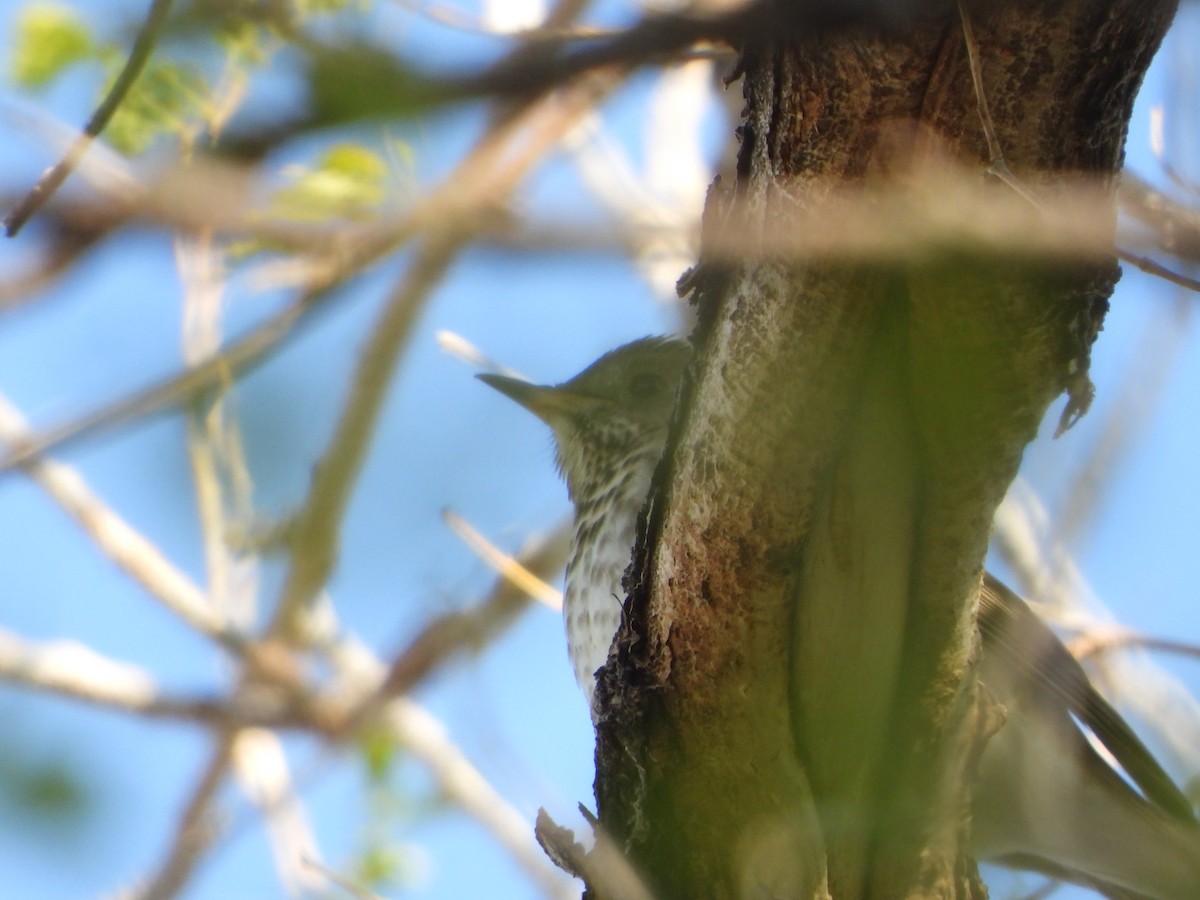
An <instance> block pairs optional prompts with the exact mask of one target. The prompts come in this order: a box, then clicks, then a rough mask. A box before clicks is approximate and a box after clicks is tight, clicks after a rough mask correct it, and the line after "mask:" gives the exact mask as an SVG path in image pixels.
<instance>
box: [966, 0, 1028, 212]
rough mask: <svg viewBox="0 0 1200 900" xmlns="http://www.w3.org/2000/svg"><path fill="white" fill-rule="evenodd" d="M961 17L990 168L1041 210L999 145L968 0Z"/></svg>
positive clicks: (997, 176) (989, 169)
mask: <svg viewBox="0 0 1200 900" xmlns="http://www.w3.org/2000/svg"><path fill="white" fill-rule="evenodd" d="M958 16H959V18H960V19H961V20H962V30H963V39H964V41H965V42H966V45H967V62H968V65H969V66H970V69H971V83H972V84H973V85H974V87H975V105H976V108H977V109H978V111H979V120H980V122H982V123H983V136H984V139H985V140H986V141H987V147H988V171H989V172H990V173H991V174H992V175H993V176H995V177H996V178H998V179H1000V180H1001V181H1003V182H1004V183H1005V184H1006V185H1008V186H1009V187H1010V188H1012V190H1013V191H1015V192H1016V193H1017V195H1018V196H1020V197H1022V198H1024V199H1025V200H1026V201H1027V202H1028V203H1029V204H1030V205H1031V206H1033V207H1034V208H1035V209H1041V204H1039V203H1038V201H1037V199H1036V198H1035V197H1034V196H1033V194H1031V193H1030V192H1029V189H1028V188H1026V187H1025V185H1024V184H1022V183H1021V179H1019V178H1017V176H1016V175H1014V174H1013V171H1012V169H1010V168H1009V167H1008V163H1007V162H1006V161H1005V159H1004V150H1003V149H1002V148H1001V146H1000V138H999V137H998V136H997V135H996V125H995V122H994V120H993V119H992V111H991V108H990V107H989V106H988V99H987V90H986V88H985V87H984V84H983V64H982V62H981V60H980V49H979V42H978V41H976V40H975V29H974V28H973V27H972V25H971V13H970V11H969V10H968V9H967V0H958Z"/></svg>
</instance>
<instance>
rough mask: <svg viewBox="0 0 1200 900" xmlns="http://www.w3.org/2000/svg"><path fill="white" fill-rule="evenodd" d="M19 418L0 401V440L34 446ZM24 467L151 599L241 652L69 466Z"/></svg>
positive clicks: (225, 627)
mask: <svg viewBox="0 0 1200 900" xmlns="http://www.w3.org/2000/svg"><path fill="white" fill-rule="evenodd" d="M28 435H29V433H28V431H27V430H26V426H25V422H24V420H23V418H22V417H21V414H20V413H19V412H18V411H17V409H16V408H15V407H13V406H12V404H11V403H9V401H8V400H7V399H6V398H4V397H3V396H2V395H0V440H2V441H3V442H4V443H5V444H8V445H9V446H14V445H15V446H22V445H27V442H28V441H29V440H31V439H30V438H29V436H28ZM21 464H22V465H24V467H25V469H26V471H27V472H28V473H29V476H30V477H31V478H32V479H33V480H34V481H35V482H37V484H39V485H40V486H41V487H42V489H43V490H45V491H46V493H47V494H49V495H50V497H51V498H52V499H53V500H54V501H55V502H56V503H57V504H58V505H59V506H61V507H62V508H63V510H65V511H66V512H67V514H68V515H69V516H71V518H72V519H74V520H75V521H76V522H77V523H78V524H79V526H80V527H81V528H83V529H84V531H86V532H87V534H88V535H89V537H91V539H92V542H93V543H94V544H95V546H96V547H97V548H98V549H99V550H100V551H101V552H102V553H103V554H105V555H106V556H107V557H109V559H111V560H112V561H113V562H115V563H116V564H117V565H118V566H119V567H120V568H121V569H122V570H123V571H124V572H125V573H126V574H128V575H129V576H130V577H131V578H133V579H134V580H135V581H136V582H137V583H138V584H139V585H141V587H142V588H143V589H145V590H146V592H147V593H148V594H150V596H151V597H153V598H154V599H156V600H157V601H158V602H160V603H162V604H163V606H165V607H166V608H167V609H169V610H170V611H171V612H173V613H175V614H176V615H177V616H179V617H180V618H181V619H183V621H185V622H187V624H188V625H190V626H191V627H192V628H194V629H196V630H197V631H198V632H200V633H201V634H205V635H208V636H209V637H212V638H214V639H216V640H218V641H220V642H221V643H222V644H224V645H225V646H228V647H230V648H232V649H239V648H240V647H241V644H242V640H241V638H240V636H239V635H238V634H237V633H236V632H235V631H234V630H233V629H232V628H231V627H230V625H229V622H228V621H227V620H226V619H225V618H224V617H223V616H221V615H220V614H219V613H218V612H217V611H216V609H215V608H214V607H213V605H212V603H211V602H210V599H209V597H208V596H207V595H206V594H205V593H204V591H203V590H202V589H201V588H200V587H199V586H198V585H196V584H195V583H194V582H193V581H192V580H191V579H190V578H188V577H187V576H186V575H185V574H184V573H183V572H181V571H180V570H179V569H177V568H176V567H175V566H173V565H172V564H171V563H170V562H168V561H167V559H166V558H165V557H164V556H163V555H162V553H161V552H160V551H159V549H158V547H156V546H155V545H154V544H153V543H152V542H151V541H149V540H148V539H146V537H144V536H143V535H142V534H140V533H139V532H138V531H136V530H135V529H134V528H133V527H131V526H130V525H129V524H128V523H127V522H126V521H125V520H124V519H122V518H121V517H120V516H119V515H118V514H117V513H116V512H115V511H113V510H112V509H111V508H110V507H109V506H108V505H107V504H105V503H104V501H102V500H101V499H100V498H99V497H97V496H96V495H95V494H94V493H92V491H91V490H90V489H89V488H88V486H87V484H86V482H85V481H84V480H83V478H82V476H80V475H79V473H78V472H77V471H76V470H75V469H73V468H72V467H70V466H67V465H63V464H62V463H57V462H54V461H52V460H49V459H41V458H38V457H37V456H36V455H34V454H31V455H29V456H28V458H27V459H26V461H25V462H23V463H21Z"/></svg>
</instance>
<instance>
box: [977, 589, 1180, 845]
mask: <svg viewBox="0 0 1200 900" xmlns="http://www.w3.org/2000/svg"><path fill="white" fill-rule="evenodd" d="M979 628H980V632H981V634H982V638H983V640H984V642H985V643H986V644H987V646H988V648H989V652H994V653H997V654H999V655H1001V656H1003V657H1004V658H1005V659H1006V660H1007V662H1008V663H1010V664H1011V665H1013V666H1015V667H1017V669H1018V670H1020V671H1023V672H1025V673H1026V674H1027V676H1028V677H1029V678H1031V679H1033V680H1034V681H1035V682H1036V685H1037V686H1038V687H1040V688H1043V689H1045V690H1046V691H1049V692H1051V694H1052V695H1054V696H1056V697H1057V698H1058V699H1059V700H1060V701H1061V703H1062V704H1063V705H1064V707H1065V708H1066V710H1067V711H1069V712H1070V713H1071V714H1072V715H1074V716H1075V717H1076V718H1077V719H1078V720H1079V721H1080V722H1082V723H1083V724H1084V725H1085V726H1087V728H1089V729H1090V730H1091V731H1092V733H1093V734H1094V735H1095V736H1096V738H1097V739H1098V740H1099V741H1100V743H1101V744H1103V745H1104V747H1105V749H1107V750H1108V752H1109V753H1110V754H1112V757H1113V758H1114V759H1115V760H1116V761H1117V762H1118V763H1119V764H1120V766H1121V768H1122V769H1123V770H1124V772H1125V774H1126V775H1128V776H1129V778H1130V780H1131V781H1132V782H1133V783H1134V784H1135V785H1136V786H1137V788H1138V789H1139V790H1140V791H1141V792H1142V794H1143V795H1144V796H1145V798H1146V799H1147V800H1149V801H1150V802H1151V803H1153V804H1154V805H1155V806H1156V807H1158V808H1159V809H1160V810H1161V811H1162V812H1164V813H1166V814H1167V815H1168V816H1170V817H1171V818H1173V819H1177V820H1179V821H1183V822H1187V823H1190V824H1195V823H1196V816H1195V812H1194V811H1193V809H1192V804H1191V802H1190V801H1189V800H1188V798H1187V797H1186V796H1185V795H1184V793H1183V792H1182V791H1181V790H1180V789H1179V787H1178V786H1177V785H1176V784H1175V782H1174V781H1173V780H1172V779H1171V776H1170V775H1168V774H1167V773H1166V772H1165V771H1164V770H1163V768H1162V766H1160V765H1159V764H1158V761H1157V760H1156V759H1155V758H1154V755H1153V754H1152V753H1151V752H1150V751H1149V750H1148V749H1147V748H1146V745H1145V744H1143V743H1142V741H1141V739H1140V738H1139V737H1138V736H1137V735H1136V734H1135V733H1134V731H1133V729H1132V728H1130V726H1129V724H1128V723H1127V722H1126V721H1125V720H1124V719H1123V718H1122V717H1121V714H1120V713H1118V712H1117V711H1116V710H1115V709H1113V707H1112V705H1111V704H1109V702H1108V701H1107V700H1105V699H1104V698H1103V697H1102V696H1100V694H1099V692H1098V691H1097V690H1096V689H1095V687H1093V686H1092V683H1091V681H1090V680H1089V679H1088V677H1087V673H1086V672H1084V670H1083V666H1081V665H1080V664H1079V661H1078V660H1077V659H1075V657H1074V656H1072V655H1071V652H1070V651H1069V650H1067V648H1066V647H1065V646H1064V645H1063V643H1062V641H1060V640H1059V639H1058V637H1057V636H1056V635H1055V634H1054V632H1053V631H1051V630H1050V628H1049V626H1047V625H1046V624H1045V623H1044V622H1043V621H1042V620H1041V618H1039V617H1038V615H1037V614H1036V613H1035V612H1034V611H1033V610H1032V609H1030V608H1029V606H1028V604H1026V603H1025V601H1024V600H1022V599H1021V598H1020V597H1019V596H1017V594H1016V593H1015V592H1013V591H1012V590H1011V589H1010V588H1008V587H1007V586H1006V585H1004V584H1003V583H1002V582H1001V581H1000V580H999V579H997V578H995V577H994V576H992V575H991V574H987V575H985V576H984V581H983V589H982V590H981V592H980V598H979Z"/></svg>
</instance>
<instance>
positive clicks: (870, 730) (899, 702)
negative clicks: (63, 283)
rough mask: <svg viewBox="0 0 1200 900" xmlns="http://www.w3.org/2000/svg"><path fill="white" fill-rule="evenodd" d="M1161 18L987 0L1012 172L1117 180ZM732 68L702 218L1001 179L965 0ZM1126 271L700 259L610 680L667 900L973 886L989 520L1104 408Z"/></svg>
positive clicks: (986, 29)
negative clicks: (1090, 384) (1055, 426)
mask: <svg viewBox="0 0 1200 900" xmlns="http://www.w3.org/2000/svg"><path fill="white" fill-rule="evenodd" d="M1172 13H1173V4H1172V3H1169V2H1165V0H1160V2H1155V0H1138V2H1134V0H1061V2H1008V3H992V4H982V5H981V7H980V8H979V9H977V10H976V11H975V14H974V18H975V31H976V37H977V38H978V40H979V43H980V46H981V57H982V65H983V74H984V82H985V86H986V89H987V91H988V96H989V99H990V102H991V107H992V117H993V119H994V121H995V125H996V129H997V133H998V137H999V140H1000V144H1001V147H1002V149H1003V151H1004V154H1005V156H1006V158H1007V161H1008V163H1009V165H1010V166H1011V167H1012V168H1013V170H1014V171H1015V172H1016V174H1017V175H1018V177H1019V178H1020V179H1021V180H1022V181H1023V182H1025V183H1026V184H1028V185H1030V186H1032V187H1034V188H1037V187H1038V186H1040V185H1045V184H1048V183H1051V182H1053V180H1054V179H1055V178H1056V177H1060V176H1061V175H1063V174H1064V173H1080V172H1082V173H1087V174H1090V175H1093V176H1095V177H1096V178H1097V179H1099V180H1100V182H1101V183H1102V184H1104V185H1105V186H1108V185H1111V183H1112V178H1113V175H1114V174H1115V173H1116V171H1117V170H1118V169H1119V167H1120V164H1121V159H1122V147H1123V143H1124V138H1125V130H1126V124H1127V122H1128V118H1129V113H1130V108H1131V106H1132V103H1133V99H1134V95H1135V93H1136V89H1137V87H1138V85H1139V84H1140V81H1141V77H1142V74H1143V72H1144V70H1145V67H1146V66H1147V65H1148V63H1149V60H1150V58H1151V56H1152V55H1153V53H1154V51H1155V50H1156V48H1157V46H1158V43H1159V40H1160V39H1161V36H1162V34H1163V32H1164V31H1165V29H1166V27H1167V25H1168V23H1169V21H1170V18H1171V15H1172ZM741 68H742V74H743V78H744V82H743V85H744V92H745V96H746V100H747V106H746V111H745V114H744V120H743V125H742V128H741V130H740V137H741V142H742V143H741V152H740V155H739V158H738V169H737V174H736V178H735V180H734V183H733V184H731V185H728V186H718V187H717V188H716V189H715V190H714V191H713V194H712V196H711V197H710V202H709V209H708V212H707V215H706V228H707V229H708V230H709V232H710V233H716V232H719V231H721V230H722V229H724V230H726V231H727V230H729V229H736V230H737V232H738V234H739V235H740V237H741V238H742V240H744V241H745V240H748V241H750V243H751V246H753V241H754V240H755V236H756V235H763V236H766V235H769V234H772V233H774V232H776V231H777V230H779V229H786V228H788V227H795V226H791V225H790V224H789V223H794V222H796V221H798V219H799V218H800V217H801V216H802V215H806V214H809V213H811V212H812V211H813V210H814V209H820V208H821V206H820V205H821V203H822V202H824V200H825V199H826V198H827V196H828V195H829V193H830V191H831V188H832V186H833V185H838V186H845V185H847V184H850V185H869V184H872V183H876V182H877V181H879V180H880V179H886V178H888V177H889V176H890V174H892V173H896V172H914V171H915V172H917V173H920V172H921V171H922V169H923V167H929V166H934V165H938V164H940V162H939V161H940V160H942V159H944V158H945V157H946V156H947V155H948V156H949V157H951V158H953V159H955V160H956V161H958V162H959V163H961V164H966V165H970V166H972V167H975V168H976V169H977V170H978V171H979V173H980V181H981V182H984V181H986V180H987V178H988V176H986V175H985V174H984V170H985V168H986V163H987V160H988V154H987V148H986V144H985V141H984V137H983V131H982V128H981V125H980V118H979V112H978V108H977V105H976V101H975V95H974V92H973V89H972V84H971V78H970V71H969V67H968V60H967V54H966V50H965V44H964V40H963V32H962V27H961V24H960V20H959V18H958V16H957V14H955V13H953V12H947V13H946V14H944V15H941V16H940V17H936V18H930V19H927V20H924V21H922V22H920V23H918V24H916V25H908V26H905V27H904V28H902V29H891V30H885V29H879V30H870V29H863V28H856V29H853V30H841V31H837V32H829V33H823V34H821V35H819V36H813V37H809V38H807V39H803V40H801V39H795V40H790V41H787V42H769V41H766V40H762V39H761V38H760V39H758V40H757V41H756V42H755V43H753V44H752V45H750V46H747V47H745V48H743V57H742V66H741ZM996 190H1000V191H1008V190H1010V188H1008V187H1006V186H1003V185H997V186H996ZM1117 275H1118V272H1117V269H1116V266H1115V264H1114V262H1113V261H1112V260H1109V259H1104V260H1090V261H1088V260H1084V261H1079V260H1076V261H1072V262H1063V261H1057V262H1046V261H1042V262H1040V263H1031V262H1028V261H1024V262H1019V261H1014V260H997V259H995V258H994V257H988V256H986V255H985V254H983V253H975V254H971V253H968V252H966V251H964V250H962V249H961V248H960V250H959V251H958V252H957V253H956V254H949V253H947V254H945V255H942V256H940V257H938V258H936V259H935V258H929V259H927V260H925V261H924V262H922V263H920V264H918V263H915V262H914V263H908V264H901V263H895V264H891V265H886V266H885V265H882V264H880V265H865V264H850V263H845V262H843V263H835V262H829V261H809V262H807V263H804V262H801V261H797V260H784V259H770V258H755V259H747V260H746V261H745V262H744V263H742V264H739V265H733V266H731V265H729V264H727V263H718V262H715V261H713V262H708V263H706V262H704V260H703V259H702V263H701V266H700V267H699V269H698V270H697V272H696V273H695V274H694V275H693V277H692V281H691V283H692V285H693V287H694V293H695V300H696V302H697V303H698V304H699V312H700V322H701V324H700V326H699V329H698V331H697V334H696V335H695V341H696V343H697V347H698V350H699V352H698V354H697V360H696V362H695V364H694V366H693V368H692V370H691V372H690V373H689V379H688V385H687V389H686V390H685V396H684V398H683V403H682V405H681V409H682V412H681V413H680V414H679V420H678V421H677V422H676V427H675V429H674V440H673V443H672V449H671V451H670V452H669V453H668V457H667V461H666V463H665V464H664V466H663V467H662V468H661V469H660V472H659V478H658V479H657V491H656V494H655V496H654V498H653V502H652V504H651V507H650V510H651V511H650V514H649V516H648V525H647V528H646V531H645V536H644V540H643V541H642V542H641V544H640V546H639V549H638V553H637V556H636V560H637V565H636V567H635V572H634V584H633V588H634V589H633V591H632V594H631V600H630V605H629V607H628V608H629V612H630V615H629V616H628V617H627V622H626V623H625V625H624V626H623V629H622V634H621V636H620V638H619V648H620V652H619V655H618V660H617V664H616V665H612V664H610V666H609V667H608V669H607V670H606V671H605V673H604V674H603V676H602V678H601V684H600V691H601V696H602V698H603V701H604V702H605V704H606V706H605V710H606V711H605V717H604V719H603V720H602V721H601V723H600V725H599V728H598V743H597V756H596V761H597V780H596V796H597V802H598V806H599V816H600V822H601V825H602V826H603V828H604V829H605V831H606V832H607V834H608V835H609V836H610V837H611V838H613V839H615V841H616V842H617V844H618V845H619V846H621V847H623V848H624V849H625V852H626V853H627V855H628V857H629V859H630V860H631V861H632V863H633V865H634V866H635V868H636V869H637V870H638V871H639V872H640V873H641V875H642V877H643V879H644V880H645V882H646V884H647V886H648V887H649V888H650V889H651V890H652V891H653V893H654V896H656V897H658V898H669V897H686V898H705V897H713V898H725V897H771V898H792V897H796V898H807V897H821V896H827V895H828V896H833V897H836V898H839V900H841V898H852V897H868V896H869V897H872V898H885V897H918V896H919V897H925V896H931V897H932V896H937V897H972V896H982V895H983V894H982V888H980V886H979V884H978V880H977V876H976V874H975V870H974V865H973V863H972V862H971V860H970V859H969V858H968V856H967V854H966V850H965V835H966V831H967V828H968V825H969V823H968V822H967V817H966V814H965V809H966V799H967V798H966V784H967V783H969V778H968V777H967V774H966V772H967V768H968V762H967V761H968V760H969V759H970V758H971V751H972V749H977V742H978V740H979V735H978V734H977V732H978V731H979V726H978V725H977V719H978V715H977V714H978V712H979V710H978V709H977V703H976V692H975V684H974V677H973V672H972V668H971V662H972V653H973V652H974V646H975V635H974V628H973V609H974V603H975V598H976V594H977V590H978V579H979V574H980V572H981V569H982V561H983V557H984V553H985V550H986V546H987V539H988V531H989V527H990V522H991V517H992V514H993V511H994V509H995V507H996V505H997V504H998V503H999V501H1000V499H1001V498H1002V496H1003V494H1004V491H1005V490H1006V488H1007V486H1008V484H1009V482H1010V481H1011V479H1012V477H1013V475H1014V474H1015V472H1016V469H1017V466H1018V464H1019V462H1020V457H1021V453H1022V450H1023V448H1024V446H1025V444H1026V443H1027V442H1028V441H1029V440H1030V439H1031V438H1032V437H1033V436H1034V434H1035V432H1036V430H1037V427H1038V424H1039V423H1040V421H1041V420H1042V418H1043V416H1044V413H1045V411H1046V409H1047V406H1048V405H1049V403H1050V402H1051V401H1052V400H1053V399H1054V397H1056V396H1057V395H1058V394H1060V393H1061V392H1063V391H1064V390H1067V391H1068V392H1069V393H1070V394H1071V396H1072V398H1073V400H1074V401H1078V402H1080V403H1084V402H1085V401H1086V391H1087V389H1088V388H1087V378H1086V371H1087V363H1088V353H1089V349H1090V345H1091V343H1092V341H1093V339H1094V337H1095V335H1096V334H1097V333H1098V331H1099V329H1100V326H1101V323H1102V319H1103V314H1104V310H1105V308H1106V298H1107V296H1108V294H1109V293H1110V291H1111V289H1112V286H1113V284H1114V283H1115V281H1116V278H1117ZM589 895H590V896H597V897H604V896H610V893H606V891H605V887H604V885H603V884H602V883H595V884H592V885H590V886H589Z"/></svg>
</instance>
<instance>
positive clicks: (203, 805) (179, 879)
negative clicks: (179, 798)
mask: <svg viewBox="0 0 1200 900" xmlns="http://www.w3.org/2000/svg"><path fill="white" fill-rule="evenodd" d="M237 734H238V732H237V731H229V732H225V733H223V734H221V735H220V736H219V737H218V738H217V739H216V740H215V741H214V746H213V751H212V756H211V757H210V759H209V762H208V765H207V766H206V767H205V769H204V772H203V773H202V774H201V776H200V779H199V781H198V782H197V784H196V787H195V788H194V789H193V791H192V795H191V797H190V799H189V800H188V803H187V805H186V806H185V807H184V810H183V813H182V815H181V816H180V818H179V824H178V825H177V826H176V829H175V838H174V840H173V841H172V842H171V846H170V847H169V848H168V851H167V855H166V858H165V859H164V860H163V863H162V865H161V866H159V868H158V871H157V872H155V874H154V875H153V877H152V878H151V879H150V880H149V882H148V883H147V884H146V885H144V886H142V887H139V888H135V889H133V890H131V891H127V892H122V893H121V894H119V895H118V896H119V898H120V900H169V898H171V897H174V896H175V895H176V894H178V893H179V892H180V891H181V890H182V889H183V887H184V886H185V885H186V884H187V882H188V881H189V879H191V877H192V875H194V874H195V870H196V866H197V865H198V864H199V862H200V858H201V857H202V856H203V855H204V853H205V852H206V851H207V850H208V849H209V848H210V847H211V846H212V844H213V842H214V841H215V840H216V839H217V838H218V837H219V836H220V834H221V832H222V831H223V830H224V828H225V827H226V825H225V822H224V820H223V818H222V817H221V816H220V815H219V813H218V811H217V810H216V809H215V808H214V807H215V806H216V803H217V799H218V798H217V792H218V790H219V789H220V787H221V785H222V784H223V783H224V782H225V779H226V776H227V775H228V774H229V766H230V765H231V763H232V756H233V749H234V744H235V742H236V740H237Z"/></svg>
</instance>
